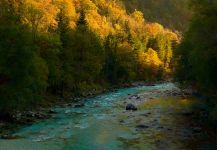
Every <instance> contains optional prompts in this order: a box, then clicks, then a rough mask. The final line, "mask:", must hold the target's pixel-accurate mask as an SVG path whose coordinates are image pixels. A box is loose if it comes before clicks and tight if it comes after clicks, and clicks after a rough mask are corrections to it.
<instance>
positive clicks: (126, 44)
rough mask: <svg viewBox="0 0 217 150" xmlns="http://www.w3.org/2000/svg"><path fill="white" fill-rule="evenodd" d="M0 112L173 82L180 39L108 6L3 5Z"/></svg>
mask: <svg viewBox="0 0 217 150" xmlns="http://www.w3.org/2000/svg"><path fill="white" fill-rule="evenodd" d="M0 8H1V9H0V11H1V12H0V20H1V25H0V39H1V40H0V57H1V58H0V97H1V100H0V111H1V112H2V114H4V113H8V112H13V111H16V110H22V109H26V108H28V106H35V105H36V104H37V103H40V102H41V101H43V99H46V98H45V97H46V96H47V95H57V96H61V97H64V98H67V97H70V96H78V95H85V94H87V93H88V91H92V90H94V91H95V92H96V91H100V90H101V89H103V88H105V87H109V86H112V85H121V84H126V83H130V82H132V81H140V80H144V81H149V82H151V81H152V82H154V81H159V80H167V79H169V78H171V75H172V74H173V69H174V68H173V65H172V61H173V60H172V58H173V50H174V48H175V47H176V46H177V45H178V43H179V42H180V35H179V34H178V32H174V31H172V30H169V29H167V28H164V27H163V26H162V25H160V24H158V23H150V22H146V20H145V18H144V17H143V13H142V12H140V11H137V10H135V11H133V12H132V13H127V11H126V9H125V8H124V6H123V3H121V1H113V0H94V1H91V0H73V1H72V0H55V1H52V0H22V1H20V0H12V1H7V0H3V1H1V3H0Z"/></svg>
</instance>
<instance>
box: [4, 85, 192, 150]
mask: <svg viewBox="0 0 217 150" xmlns="http://www.w3.org/2000/svg"><path fill="white" fill-rule="evenodd" d="M173 88H175V86H174V85H173V84H171V83H168V84H160V85H157V86H152V87H146V86H143V87H134V88H127V89H120V90H118V91H116V92H111V93H107V94H104V95H101V96H98V97H95V98H91V99H87V100H86V101H85V106H84V107H83V108H72V107H64V108H63V107H56V108H55V111H57V112H58V113H57V114H56V115H55V116H54V117H53V118H51V119H49V120H45V121H42V122H39V123H36V124H33V125H31V126H28V127H24V128H22V129H20V131H18V132H17V133H15V134H16V135H19V136H21V137H22V138H21V139H17V140H0V149H1V148H2V147H3V149H4V150H155V149H156V150H164V149H165V150H181V149H183V150H187V149H190V148H189V145H188V143H189V141H190V140H192V138H194V136H193V133H192V129H191V128H189V127H188V126H187V125H186V120H185V118H184V117H183V116H182V115H180V114H182V112H183V111H188V109H189V108H190V107H189V106H190V105H192V104H193V100H183V99H179V98H174V97H170V98H163V97H159V98H156V99H152V100H149V101H146V102H144V103H143V104H142V105H140V106H139V110H138V111H136V112H127V111H125V108H124V105H122V104H123V101H124V98H125V97H126V96H128V95H129V94H137V93H143V92H146V93H147V94H149V93H151V92H152V91H153V90H165V89H166V90H171V89H173ZM159 96H160V95H159Z"/></svg>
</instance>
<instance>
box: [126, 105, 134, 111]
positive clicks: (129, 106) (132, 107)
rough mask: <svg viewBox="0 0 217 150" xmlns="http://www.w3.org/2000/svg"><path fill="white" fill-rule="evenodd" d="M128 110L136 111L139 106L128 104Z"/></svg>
mask: <svg viewBox="0 0 217 150" xmlns="http://www.w3.org/2000/svg"><path fill="white" fill-rule="evenodd" d="M126 110H133V111H136V110H137V107H136V106H135V105H133V104H127V106H126Z"/></svg>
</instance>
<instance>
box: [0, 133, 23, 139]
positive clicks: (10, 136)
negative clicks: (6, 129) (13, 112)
mask: <svg viewBox="0 0 217 150" xmlns="http://www.w3.org/2000/svg"><path fill="white" fill-rule="evenodd" d="M19 138H20V136H17V135H9V134H7V135H2V136H1V139H5V140H15V139H19Z"/></svg>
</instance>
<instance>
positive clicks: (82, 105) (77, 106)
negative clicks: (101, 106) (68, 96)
mask: <svg viewBox="0 0 217 150" xmlns="http://www.w3.org/2000/svg"><path fill="white" fill-rule="evenodd" d="M84 106H85V105H84V104H83V103H82V104H76V105H75V106H74V108H80V107H84Z"/></svg>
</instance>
